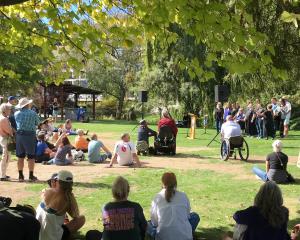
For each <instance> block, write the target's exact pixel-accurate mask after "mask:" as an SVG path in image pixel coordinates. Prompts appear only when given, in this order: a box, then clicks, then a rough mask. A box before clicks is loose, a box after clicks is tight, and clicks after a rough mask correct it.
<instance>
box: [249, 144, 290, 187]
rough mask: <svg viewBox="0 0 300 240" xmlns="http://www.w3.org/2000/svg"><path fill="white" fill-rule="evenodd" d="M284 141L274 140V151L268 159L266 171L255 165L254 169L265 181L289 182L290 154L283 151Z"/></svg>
mask: <svg viewBox="0 0 300 240" xmlns="http://www.w3.org/2000/svg"><path fill="white" fill-rule="evenodd" d="M282 146H283V145H282V142H281V141H280V140H276V141H274V142H273V144H272V147H273V151H274V152H273V153H270V154H269V155H268V156H267V159H266V172H265V171H263V170H261V169H260V168H258V167H256V166H254V167H253V169H252V171H253V173H254V174H255V175H256V176H258V177H259V178H260V179H261V180H263V181H264V182H266V181H274V182H276V183H287V182H288V178H287V171H286V168H287V163H288V156H287V155H286V154H284V153H283V152H282Z"/></svg>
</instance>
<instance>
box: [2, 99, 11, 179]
mask: <svg viewBox="0 0 300 240" xmlns="http://www.w3.org/2000/svg"><path fill="white" fill-rule="evenodd" d="M10 109H11V106H10V105H9V104H8V103H2V104H1V105H0V145H1V147H2V160H1V169H0V170H1V178H0V180H1V181H8V180H9V178H10V177H9V176H7V175H6V170H7V167H8V163H9V161H10V152H9V151H8V148H7V145H8V140H9V137H12V136H13V129H12V127H11V125H10V122H9V119H8V117H9V116H10Z"/></svg>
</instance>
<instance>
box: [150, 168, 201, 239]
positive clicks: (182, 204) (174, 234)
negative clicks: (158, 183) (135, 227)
mask: <svg viewBox="0 0 300 240" xmlns="http://www.w3.org/2000/svg"><path fill="white" fill-rule="evenodd" d="M161 180H162V187H163V189H162V190H161V191H160V192H159V193H158V194H157V195H156V196H155V197H154V199H153V201H152V206H151V222H149V224H148V229H147V233H148V235H150V237H152V238H153V239H156V240H174V239H180V240H192V239H193V232H194V231H195V230H196V228H197V225H198V223H199V221H200V217H199V215H198V214H197V213H190V211H191V206H190V202H189V199H188V198H187V196H186V194H185V193H183V192H179V191H177V180H176V176H175V174H174V173H172V172H166V173H164V174H163V176H162V178H161Z"/></svg>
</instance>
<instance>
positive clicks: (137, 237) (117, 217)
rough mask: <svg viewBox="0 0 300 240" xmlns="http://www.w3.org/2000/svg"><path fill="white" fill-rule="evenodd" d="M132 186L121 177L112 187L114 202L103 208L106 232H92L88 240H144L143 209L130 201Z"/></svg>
mask: <svg viewBox="0 0 300 240" xmlns="http://www.w3.org/2000/svg"><path fill="white" fill-rule="evenodd" d="M129 191H130V186H129V183H128V181H127V180H126V179H125V178H123V177H121V176H119V177H117V178H116V179H115V181H114V183H113V186H112V195H113V198H114V201H112V202H109V203H107V204H106V205H105V206H104V207H103V211H102V219H103V226H104V231H103V234H101V233H100V232H99V231H97V230H91V231H89V232H87V234H86V240H101V237H102V240H121V239H122V240H144V238H145V232H146V228H147V221H146V219H145V216H144V213H143V208H142V207H141V205H140V204H138V203H136V202H131V201H129V200H128V195H129Z"/></svg>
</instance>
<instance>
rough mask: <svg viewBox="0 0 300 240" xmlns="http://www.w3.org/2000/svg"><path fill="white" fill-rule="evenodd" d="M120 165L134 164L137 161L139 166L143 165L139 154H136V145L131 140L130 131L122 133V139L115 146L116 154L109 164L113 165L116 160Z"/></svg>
mask: <svg viewBox="0 0 300 240" xmlns="http://www.w3.org/2000/svg"><path fill="white" fill-rule="evenodd" d="M116 161H117V162H118V164H119V165H120V166H132V165H134V162H136V165H137V167H140V166H141V163H140V160H139V157H138V155H137V154H136V149H135V146H134V144H133V143H132V142H130V136H129V134H128V133H123V134H122V135H121V141H118V142H117V143H116V145H115V148H114V154H113V157H112V159H111V161H110V164H109V166H110V167H112V166H113V164H114V163H115V162H116Z"/></svg>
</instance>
